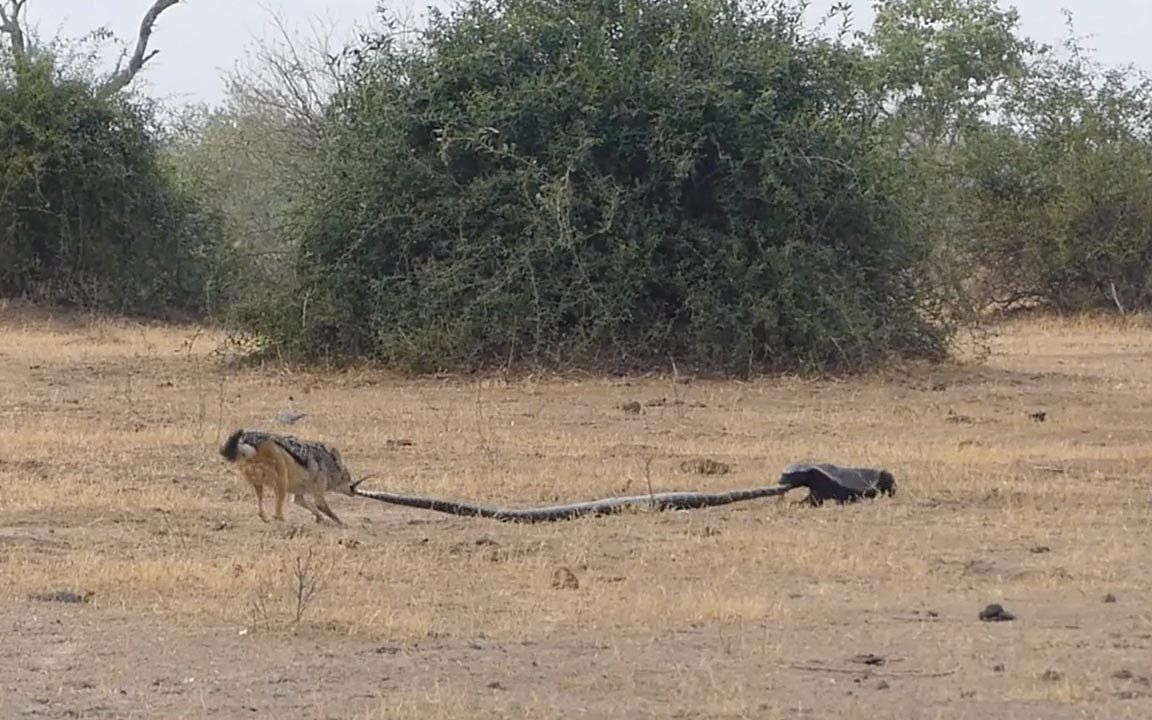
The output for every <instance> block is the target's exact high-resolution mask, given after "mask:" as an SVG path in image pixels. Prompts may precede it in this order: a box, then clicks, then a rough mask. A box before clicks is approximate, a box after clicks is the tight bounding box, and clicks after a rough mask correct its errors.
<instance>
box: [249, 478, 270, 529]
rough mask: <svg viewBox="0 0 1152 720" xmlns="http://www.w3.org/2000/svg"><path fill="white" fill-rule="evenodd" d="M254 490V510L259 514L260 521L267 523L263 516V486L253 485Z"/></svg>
mask: <svg viewBox="0 0 1152 720" xmlns="http://www.w3.org/2000/svg"><path fill="white" fill-rule="evenodd" d="M252 487H253V488H254V489H255V490H256V509H257V510H258V511H259V512H260V519H261V520H263V521H264V522H268V516H267V515H265V514H264V486H263V485H253V486H252Z"/></svg>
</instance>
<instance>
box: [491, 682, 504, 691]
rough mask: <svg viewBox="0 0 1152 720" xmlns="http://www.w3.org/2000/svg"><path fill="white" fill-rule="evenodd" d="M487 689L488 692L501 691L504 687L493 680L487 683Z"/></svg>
mask: <svg viewBox="0 0 1152 720" xmlns="http://www.w3.org/2000/svg"><path fill="white" fill-rule="evenodd" d="M488 689H489V690H503V689H504V686H503V685H501V684H500V682H499V681H498V680H493V681H492V682H490V683H488Z"/></svg>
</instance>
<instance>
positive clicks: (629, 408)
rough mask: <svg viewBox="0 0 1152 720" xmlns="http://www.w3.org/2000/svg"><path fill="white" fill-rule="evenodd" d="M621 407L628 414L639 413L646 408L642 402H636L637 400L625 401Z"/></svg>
mask: <svg viewBox="0 0 1152 720" xmlns="http://www.w3.org/2000/svg"><path fill="white" fill-rule="evenodd" d="M620 409H621V410H623V411H624V412H625V413H626V414H628V415H639V414H640V413H642V412H644V408H642V407H640V403H638V402H636V401H635V400H633V401H632V402H626V403H624V404H623V405H621V406H620Z"/></svg>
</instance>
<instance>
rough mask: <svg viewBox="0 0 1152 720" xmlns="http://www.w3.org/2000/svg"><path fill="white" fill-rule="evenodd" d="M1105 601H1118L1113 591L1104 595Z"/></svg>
mask: <svg viewBox="0 0 1152 720" xmlns="http://www.w3.org/2000/svg"><path fill="white" fill-rule="evenodd" d="M1104 602H1106V603H1114V602H1116V596H1115V595H1113V594H1112V593H1108V594H1107V595H1105V596H1104Z"/></svg>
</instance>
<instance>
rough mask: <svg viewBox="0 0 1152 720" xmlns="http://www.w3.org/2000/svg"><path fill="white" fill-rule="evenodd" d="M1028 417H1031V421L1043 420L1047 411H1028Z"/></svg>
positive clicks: (1046, 416) (1046, 417)
mask: <svg viewBox="0 0 1152 720" xmlns="http://www.w3.org/2000/svg"><path fill="white" fill-rule="evenodd" d="M1028 417H1030V418H1032V421H1033V422H1044V421H1045V420H1047V419H1048V413H1046V412H1044V411H1043V410H1037V411H1036V412H1034V413H1028Z"/></svg>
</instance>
